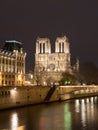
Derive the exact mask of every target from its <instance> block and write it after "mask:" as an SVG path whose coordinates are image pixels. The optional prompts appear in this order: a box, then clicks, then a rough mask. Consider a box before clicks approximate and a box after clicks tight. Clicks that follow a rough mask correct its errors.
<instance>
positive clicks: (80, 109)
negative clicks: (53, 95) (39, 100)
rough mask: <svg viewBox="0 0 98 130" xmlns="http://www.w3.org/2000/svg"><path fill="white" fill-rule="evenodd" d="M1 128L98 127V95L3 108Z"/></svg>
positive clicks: (74, 129) (88, 129) (69, 129)
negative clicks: (15, 107)
mask: <svg viewBox="0 0 98 130" xmlns="http://www.w3.org/2000/svg"><path fill="white" fill-rule="evenodd" d="M0 130H98V97H97V96H96V97H89V98H85V99H75V100H68V101H64V102H58V103H50V104H43V105H36V106H29V107H23V108H17V109H10V110H4V111H0Z"/></svg>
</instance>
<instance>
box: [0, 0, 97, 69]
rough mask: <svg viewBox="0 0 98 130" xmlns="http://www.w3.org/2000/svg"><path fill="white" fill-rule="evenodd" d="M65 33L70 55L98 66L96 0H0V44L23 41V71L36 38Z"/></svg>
mask: <svg viewBox="0 0 98 130" xmlns="http://www.w3.org/2000/svg"><path fill="white" fill-rule="evenodd" d="M62 35H66V36H67V37H68V39H69V42H70V47H71V56H72V57H78V58H79V60H80V61H81V62H85V61H91V62H94V63H95V64H96V65H97V66H98V0H0V45H2V43H4V42H5V40H17V41H20V42H22V43H23V46H24V48H25V50H26V52H27V59H26V62H27V63H26V68H27V69H26V70H31V69H32V68H33V66H34V53H35V42H36V38H37V37H38V36H39V37H48V38H50V40H51V44H52V46H53V47H54V42H55V39H56V37H57V36H62Z"/></svg>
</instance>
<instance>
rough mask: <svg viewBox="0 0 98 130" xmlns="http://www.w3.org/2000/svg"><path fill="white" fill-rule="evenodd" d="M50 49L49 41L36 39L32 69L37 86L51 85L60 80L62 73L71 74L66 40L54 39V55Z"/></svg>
mask: <svg viewBox="0 0 98 130" xmlns="http://www.w3.org/2000/svg"><path fill="white" fill-rule="evenodd" d="M51 47H52V45H51V43H50V39H48V38H37V40H36V54H35V69H34V77H35V80H36V82H37V84H44V85H47V84H53V83H55V82H58V81H59V80H60V79H61V77H62V72H68V73H70V74H72V73H73V72H72V66H71V54H70V44H69V42H68V38H67V37H66V36H63V37H57V38H56V40H55V52H54V53H52V52H51Z"/></svg>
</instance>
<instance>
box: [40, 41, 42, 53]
mask: <svg viewBox="0 0 98 130" xmlns="http://www.w3.org/2000/svg"><path fill="white" fill-rule="evenodd" d="M41 48H42V44H41V43H40V53H41Z"/></svg>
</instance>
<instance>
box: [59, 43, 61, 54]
mask: <svg viewBox="0 0 98 130" xmlns="http://www.w3.org/2000/svg"><path fill="white" fill-rule="evenodd" d="M59 52H61V43H59Z"/></svg>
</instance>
